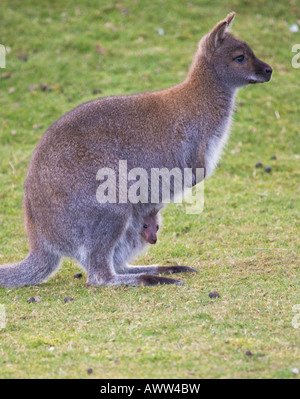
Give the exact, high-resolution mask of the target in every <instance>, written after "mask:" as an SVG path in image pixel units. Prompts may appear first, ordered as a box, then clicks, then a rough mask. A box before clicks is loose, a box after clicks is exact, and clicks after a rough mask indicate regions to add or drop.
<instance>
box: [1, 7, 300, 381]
mask: <svg viewBox="0 0 300 399" xmlns="http://www.w3.org/2000/svg"><path fill="white" fill-rule="evenodd" d="M231 10H235V11H236V12H237V17H236V20H235V22H234V26H233V33H234V34H236V35H237V36H238V37H240V38H241V39H243V40H245V41H246V42H248V43H249V44H250V45H251V46H252V48H253V49H254V51H255V53H256V54H257V56H258V57H259V58H261V59H263V60H264V61H266V62H268V63H269V64H271V65H272V67H273V68H274V73H273V77H272V80H271V82H270V83H268V84H265V85H257V86H252V87H249V88H245V89H243V90H241V91H240V92H239V94H238V98H237V107H236V113H235V116H234V123H233V128H232V134H231V138H230V140H229V143H228V146H227V149H226V151H225V154H224V156H223V158H222V159H221V162H220V167H219V168H217V170H216V171H215V173H214V175H213V177H212V178H211V179H209V180H207V181H206V182H205V207H204V211H203V212H202V213H201V214H200V215H196V216H195V215H187V214H186V213H185V212H184V211H183V209H181V208H178V207H175V206H169V207H168V208H167V209H166V210H165V211H164V227H163V229H162V231H161V234H160V237H159V243H158V244H157V245H156V246H153V247H152V248H151V250H150V251H149V252H148V253H147V254H144V255H143V256H141V257H140V260H141V259H142V260H143V262H145V263H161V264H168V263H172V262H177V263H178V264H183V265H189V266H191V267H194V268H196V269H197V270H198V274H197V275H194V274H193V275H182V276H180V279H181V281H183V282H184V283H185V285H184V286H182V287H178V286H160V287H154V288H148V287H133V288H132V287H131V288H130V287H119V288H114V287H109V288H87V287H86V286H85V279H84V278H83V279H81V280H75V279H73V278H72V276H73V274H74V273H75V272H77V271H79V270H78V265H77V264H76V263H75V262H74V261H72V260H70V259H67V260H66V261H65V262H64V265H63V268H62V269H60V271H59V272H58V273H57V274H56V275H55V276H54V277H53V278H52V279H51V280H49V281H48V282H46V283H44V284H42V285H40V286H38V287H24V288H19V289H13V290H7V289H3V288H0V303H1V304H3V305H4V306H5V309H6V316H7V325H6V327H5V328H3V329H2V330H0V376H1V378H134V377H135V378H147V377H149V378H182V377H183V378H298V377H299V375H297V374H294V373H293V372H292V369H293V368H299V367H300V362H299V358H300V351H299V344H300V340H299V329H296V328H294V327H293V326H292V319H293V317H295V316H296V313H295V312H293V306H295V305H297V304H299V303H300V298H299V205H300V204H299V177H300V174H299V157H300V156H299V154H300V140H299V76H300V70H299V69H294V68H292V66H291V59H292V57H293V56H294V55H295V54H293V53H292V52H291V48H292V45H293V44H295V43H300V34H299V33H291V32H290V31H289V26H290V25H292V24H293V23H295V22H296V21H297V20H299V19H300V9H299V4H298V1H297V0H288V1H285V2H273V1H270V0H268V1H265V2H264V3H263V4H262V3H261V2H260V1H258V0H253V1H251V2H249V1H246V0H244V1H243V0H232V1H227V2H223V1H221V0H217V1H214V2H208V1H205V0H203V1H200V0H198V1H196V0H189V1H178V0H176V1H175V0H172V1H171V0H166V1H159V0H152V1H151V2H137V1H134V0H130V1H129V0H128V1H121V0H119V1H110V2H107V1H91V0H89V1H87V0H84V1H76V2H75V4H74V2H73V1H72V2H71V1H70V0H65V1H64V2H60V1H58V0H55V1H51V2H50V1H44V2H43V3H40V2H36V1H33V0H31V1H30V0H28V1H26V2H21V1H16V0H9V1H8V0H4V1H2V2H1V24H0V26H1V28H0V33H1V35H0V42H1V43H2V44H4V45H5V46H6V47H9V48H10V49H11V52H10V53H9V54H7V59H6V64H7V68H6V70H4V69H3V70H1V71H0V89H1V97H0V140H1V141H0V142H1V146H0V188H1V190H0V263H8V262H12V261H17V260H20V259H22V258H24V256H25V255H26V254H27V251H28V247H27V243H26V236H25V233H24V228H23V224H22V210H21V200H22V193H23V187H22V186H23V182H24V179H25V175H26V169H27V165H28V162H29V159H30V156H31V153H32V151H33V149H34V147H35V145H36V144H37V142H38V141H39V139H40V137H41V136H42V134H43V131H44V130H45V129H46V128H47V127H48V126H49V124H50V123H52V122H53V121H55V120H56V119H57V118H58V117H59V116H61V115H62V114H63V113H65V112H66V111H68V110H70V109H71V108H73V107H74V106H76V105H77V104H80V103H82V102H84V101H87V100H90V99H92V98H96V97H97V96H99V95H101V96H107V95H115V94H129V93H133V92H139V91H147V90H156V89H161V88H165V87H168V86H170V85H173V84H176V83H178V82H179V81H181V80H183V78H184V76H185V74H186V72H187V70H188V67H189V64H190V62H191V61H192V58H193V53H194V51H195V49H196V46H197V42H198V40H199V39H200V38H201V36H202V35H203V34H204V33H206V32H207V31H208V30H209V29H210V28H211V27H212V26H213V25H214V24H215V23H216V22H217V21H218V20H220V19H222V18H224V16H225V15H226V14H227V13H228V12H230V11H231ZM162 30H163V31H162ZM159 33H163V34H159ZM26 57H27V61H24V59H26ZM5 73H10V74H11V76H10V77H8V78H5V75H4V76H3V74H5ZM40 84H46V85H47V86H48V87H49V88H51V91H49V92H48V91H43V90H41V89H40V88H39V85H40ZM29 86H36V89H34V90H32V87H31V90H29V89H28V87H29ZM94 89H98V90H101V94H93V90H94ZM274 154H276V156H277V159H276V160H271V159H270V157H271V156H272V155H274ZM256 162H262V163H263V165H264V166H271V167H272V171H271V173H266V172H265V171H264V169H263V168H262V169H257V168H255V164H256ZM214 290H216V291H218V292H219V293H220V297H219V298H217V299H210V298H209V296H208V294H209V292H211V291H214ZM37 295H39V296H41V297H42V299H43V301H42V302H41V303H33V304H28V303H27V299H28V298H29V297H31V296H37ZM66 296H70V297H73V298H74V301H73V302H69V303H64V300H63V299H64V298H65V297H66ZM246 350H250V351H251V352H252V354H253V355H252V356H246V355H245V351H246ZM88 368H92V369H93V373H92V374H91V375H88V374H87V372H86V370H87V369H88Z"/></svg>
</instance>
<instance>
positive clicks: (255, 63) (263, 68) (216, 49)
mask: <svg viewBox="0 0 300 399" xmlns="http://www.w3.org/2000/svg"><path fill="white" fill-rule="evenodd" d="M234 16H235V13H234V12H232V13H231V14H229V15H228V16H227V17H226V18H225V19H224V20H223V21H220V22H219V23H218V24H217V25H216V26H215V27H214V28H213V29H212V30H211V32H209V33H208V34H207V35H205V36H204V37H203V39H202V40H201V41H200V43H199V50H200V54H202V55H204V56H205V57H206V59H207V61H208V62H209V64H210V65H211V66H212V67H213V69H214V71H215V74H216V76H217V77H218V78H219V80H220V81H221V82H222V83H224V84H225V85H226V86H228V87H230V88H232V89H237V88H239V87H242V86H246V85H247V84H253V83H264V82H268V81H269V80H270V79H271V75H272V68H271V67H270V65H268V64H266V63H265V62H263V61H261V60H260V59H258V58H257V57H256V56H255V55H254V53H253V51H252V50H251V48H250V47H249V46H248V45H247V44H246V43H245V42H242V41H240V40H238V39H236V38H235V37H233V36H232V35H231V34H230V33H229V29H230V26H231V24H232V21H233V19H234Z"/></svg>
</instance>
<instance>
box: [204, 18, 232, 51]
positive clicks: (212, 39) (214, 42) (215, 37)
mask: <svg viewBox="0 0 300 399" xmlns="http://www.w3.org/2000/svg"><path fill="white" fill-rule="evenodd" d="M234 17H235V13H234V12H231V13H230V14H228V15H227V17H226V18H225V19H223V20H222V21H220V22H218V23H217V25H216V26H215V27H214V28H213V29H212V30H211V32H210V33H209V34H208V43H207V44H208V50H211V51H214V50H215V49H216V48H218V47H219V46H220V45H221V44H222V42H223V40H224V38H225V33H226V32H228V31H229V29H230V26H231V24H232V21H233V19H234Z"/></svg>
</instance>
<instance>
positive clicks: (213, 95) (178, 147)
mask: <svg viewBox="0 0 300 399" xmlns="http://www.w3.org/2000/svg"><path fill="white" fill-rule="evenodd" d="M234 16H235V14H234V13H231V14H229V15H228V16H227V17H226V18H225V19H224V20H222V21H220V22H219V23H218V24H217V25H216V26H215V27H214V28H213V29H212V30H211V31H210V32H209V33H208V34H206V35H205V36H204V37H203V38H202V39H201V41H200V42H199V46H198V50H197V52H196V55H195V58H194V61H193V63H192V65H191V68H190V70H189V73H188V75H187V77H186V79H185V80H184V81H183V82H182V83H180V84H178V85H175V86H173V87H171V88H168V89H165V90H161V91H156V92H147V93H141V94H134V95H129V96H120V97H107V98H100V99H96V100H93V101H90V102H87V103H84V104H82V105H79V106H78V107H76V108H74V109H73V110H71V111H70V112H68V113H67V114H65V115H64V116H62V117H61V118H60V119H58V120H57V121H56V122H54V123H53V124H52V125H51V126H50V127H49V128H48V130H47V131H46V133H45V134H44V136H43V137H42V139H41V140H40V142H39V143H38V145H37V147H36V148H35V150H34V152H33V155H32V158H31V161H30V165H29V169H28V173H27V177H26V181H25V186H24V190H25V192H24V198H23V208H24V214H25V226H26V231H27V235H28V240H29V245H30V252H29V255H28V256H27V258H25V259H24V260H23V261H21V262H20V263H16V264H11V265H4V266H1V267H0V286H4V287H16V286H24V285H31V284H39V283H41V282H43V281H45V279H46V278H47V277H49V276H50V275H51V274H52V273H53V272H54V271H55V270H56V269H57V267H58V265H59V262H60V259H61V258H62V257H65V256H66V257H72V258H74V259H76V260H77V261H78V262H79V263H80V264H81V265H82V266H83V267H84V268H85V270H86V271H87V283H88V285H95V286H100V285H121V284H125V285H156V284H160V283H167V284H171V283H173V284H174V283H175V284H180V282H179V281H178V280H174V279H170V278H167V277H162V276H157V274H159V273H176V272H183V271H195V270H193V269H191V268H189V267H185V266H165V267H164V266H130V265H128V260H129V259H132V257H133V256H135V255H136V254H137V253H138V252H139V251H140V249H141V247H142V244H141V234H140V231H141V226H142V224H143V223H144V219H145V217H147V216H148V215H150V214H151V213H152V212H158V211H159V210H160V209H161V208H162V206H163V204H162V203H158V204H157V203H156V204H153V203H151V202H149V203H142V202H139V203H137V204H133V203H130V202H128V203H121V202H120V201H119V202H117V203H110V202H107V203H99V202H98V201H97V199H96V191H97V186H98V183H97V180H96V175H97V171H98V170H99V169H100V168H111V169H112V170H114V171H116V174H118V166H119V161H120V160H127V162H128V168H136V167H139V168H143V169H144V170H146V171H148V172H150V170H151V168H163V167H164V168H167V169H168V170H172V169H173V168H175V167H176V168H180V169H181V170H183V169H184V168H190V169H193V170H195V169H196V168H204V170H205V176H209V175H210V174H211V173H212V171H213V170H214V168H215V166H216V164H217V162H218V159H219V157H220V154H221V150H222V148H223V146H224V144H225V143H226V141H227V138H228V134H229V126H230V120H231V114H232V111H233V107H234V98H235V94H236V92H237V89H238V88H239V87H242V86H245V85H247V84H252V83H263V82H267V81H269V80H270V78H271V74H272V68H271V67H270V66H269V65H267V64H265V63H264V62H262V61H260V60H259V59H258V58H256V56H255V55H254V54H253V52H252V50H251V49H250V47H249V46H248V45H247V44H245V43H244V42H242V41H240V40H238V39H236V38H234V37H233V36H232V35H231V34H230V33H229V28H230V25H231V23H232V21H233V18H234Z"/></svg>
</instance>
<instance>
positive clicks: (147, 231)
mask: <svg viewBox="0 0 300 399" xmlns="http://www.w3.org/2000/svg"><path fill="white" fill-rule="evenodd" d="M158 230H159V221H158V216H157V215H155V216H152V215H149V216H146V217H145V218H144V223H143V229H142V232H141V234H142V237H143V238H144V239H145V240H146V241H147V242H148V243H149V244H156V242H157V232H158Z"/></svg>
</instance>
